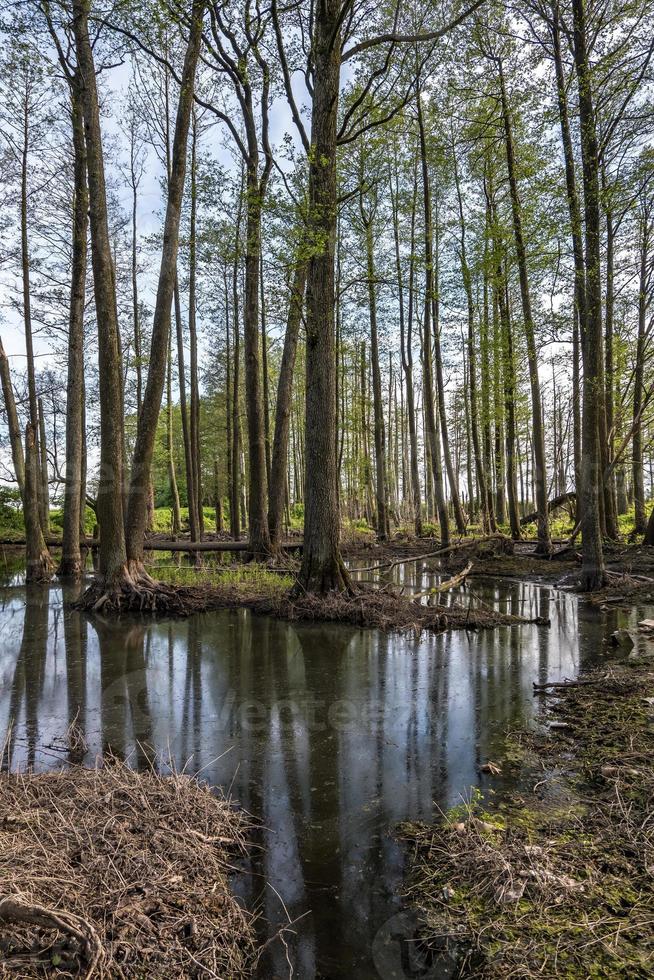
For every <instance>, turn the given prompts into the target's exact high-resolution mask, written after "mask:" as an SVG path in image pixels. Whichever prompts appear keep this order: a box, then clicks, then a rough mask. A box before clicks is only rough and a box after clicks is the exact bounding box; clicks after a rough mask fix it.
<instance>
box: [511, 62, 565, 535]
mask: <svg viewBox="0 0 654 980" xmlns="http://www.w3.org/2000/svg"><path fill="white" fill-rule="evenodd" d="M498 69H499V82H500V97H501V104H502V119H503V124H504V140H505V148H506V163H507V172H508V178H509V188H510V194H511V211H512V215H513V233H514V238H515V246H516V254H517V259H518V273H519V278H520V298H521V301H522V315H523V320H524V329H525V338H526V341H527V361H528V365H529V382H530V386H531V411H532V419H533V446H534V468H535V472H534V485H535V491H536V493H535V496H536V510H537V511H538V512H539V514H540V518H539V521H538V551H539V552H540V553H541V554H549V553H550V551H551V549H552V544H551V540H550V528H549V521H548V514H547V466H546V462H545V433H544V429H543V410H542V403H541V392H540V380H539V377H538V358H537V354H536V339H535V333H534V321H533V315H532V308H531V294H530V290H529V277H528V273H527V252H526V249H525V243H524V235H523V230H522V207H521V203H520V195H519V193H518V179H517V174H516V165H515V148H514V144H513V126H512V123H511V113H510V110H509V103H508V98H507V93H506V83H505V80H504V70H503V67H502V62H501V61H499V62H498Z"/></svg>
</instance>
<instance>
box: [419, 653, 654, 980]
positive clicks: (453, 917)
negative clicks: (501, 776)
mask: <svg viewBox="0 0 654 980" xmlns="http://www.w3.org/2000/svg"><path fill="white" fill-rule="evenodd" d="M534 696H535V697H538V698H539V699H541V700H542V703H543V717H542V720H543V722H544V724H545V726H546V727H545V730H544V732H541V733H539V734H533V733H529V732H523V733H515V734H513V735H512V736H511V737H509V738H507V741H506V751H505V757H504V758H498V759H494V760H487V761H486V765H487V767H489V768H487V771H489V772H491V773H493V772H494V771H497V770H502V771H510V770H511V769H512V768H513V769H516V771H520V770H522V783H523V785H524V786H525V790H524V792H522V793H521V794H520V795H516V796H515V797H514V798H513V799H510V800H509V801H508V802H505V803H503V804H497V805H493V804H492V803H491V804H489V803H488V802H486V803H484V802H483V801H482V800H481V798H480V797H479V796H473V798H472V799H471V800H469V801H468V802H467V803H465V804H462V805H461V806H460V807H457V808H455V809H454V810H452V811H450V812H449V813H447V814H444V815H443V818H442V820H441V821H440V822H439V823H438V824H437V825H435V826H426V825H421V826H407V827H405V828H404V829H403V834H404V836H406V838H407V840H408V841H409V842H410V844H411V847H412V871H411V874H410V879H409V888H408V894H409V899H410V901H411V902H412V903H413V904H414V905H415V906H416V907H417V908H418V909H420V910H421V912H422V913H423V916H424V920H425V927H424V946H423V950H422V953H423V958H424V961H425V962H426V963H429V962H431V961H432V960H433V958H434V956H435V955H436V953H437V952H438V955H441V956H442V951H443V950H444V949H446V950H447V951H448V953H449V957H450V961H451V962H452V963H453V964H454V963H457V964H458V966H457V968H456V973H453V974H452V975H457V976H460V977H462V978H463V977H479V978H488V980H495V978H497V980H500V978H501V980H506V978H528V977H535V976H538V977H541V978H555V977H562V976H565V977H569V978H579V980H582V978H586V977H593V978H606V980H609V978H611V980H613V978H616V977H622V978H625V980H626V978H627V977H628V978H630V980H633V978H645V977H651V976H652V973H653V971H654V915H653V914H652V909H654V879H653V878H652V873H651V869H652V866H653V863H654V824H653V823H652V813H653V807H654V765H653V762H652V759H653V749H654V737H653V722H654V713H653V712H654V662H653V661H652V660H651V659H650V658H648V659H647V661H644V660H642V659H641V660H640V661H639V660H631V661H628V662H624V663H621V664H619V665H616V666H611V667H609V668H608V669H606V670H602V671H600V672H595V673H589V674H586V675H584V676H582V677H581V678H580V679H579V680H578V681H577V682H571V683H569V684H566V683H562V684H552V685H543V686H541V687H536V686H535V689H534ZM493 767H496V769H494V768H493ZM491 800H492V797H491Z"/></svg>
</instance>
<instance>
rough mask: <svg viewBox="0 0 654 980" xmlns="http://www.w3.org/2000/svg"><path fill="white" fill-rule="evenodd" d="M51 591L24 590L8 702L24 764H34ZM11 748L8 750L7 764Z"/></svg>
mask: <svg viewBox="0 0 654 980" xmlns="http://www.w3.org/2000/svg"><path fill="white" fill-rule="evenodd" d="M49 613H50V590H49V588H48V587H47V586H45V587H42V586H36V585H34V586H30V587H28V588H26V589H25V616H24V619H23V637H22V640H21V644H20V650H19V651H18V656H17V658H16V663H15V667H14V676H13V680H12V684H11V695H10V701H9V723H10V724H17V723H18V722H19V720H20V719H21V716H22V720H23V723H24V726H25V737H26V741H27V759H26V762H27V765H28V766H33V765H34V764H35V761H36V749H37V745H38V731H39V718H38V712H39V704H40V702H41V698H42V695H43V685H44V682H45V676H46V673H45V669H46V659H47V654H48V635H49V629H48V626H49ZM12 760H13V749H12V747H11V746H10V747H9V759H8V762H9V765H10V766H11V764H12Z"/></svg>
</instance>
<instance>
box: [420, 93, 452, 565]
mask: <svg viewBox="0 0 654 980" xmlns="http://www.w3.org/2000/svg"><path fill="white" fill-rule="evenodd" d="M416 103H417V109H418V130H419V135H420V159H421V163H422V187H423V202H424V212H425V316H424V323H423V338H422V340H423V343H422V351H423V354H422V357H423V362H422V368H423V375H424V391H423V400H424V408H425V426H426V433H427V440H428V441H429V452H430V456H431V471H432V477H433V481H434V493H435V496H436V508H437V510H438V522H439V525H440V535H441V544H442V546H443V547H444V548H446V547H447V546H448V545H449V542H450V526H449V519H448V514H447V504H446V502H445V489H444V486H443V464H442V458H441V446H440V438H439V432H438V429H437V426H436V413H435V410H434V378H433V370H432V349H431V344H432V332H431V320H432V313H433V302H434V255H433V229H432V210H431V189H430V180H429V164H428V161H427V144H426V139H425V126H424V120H423V115H422V100H421V97H420V94H418V97H417V100H416Z"/></svg>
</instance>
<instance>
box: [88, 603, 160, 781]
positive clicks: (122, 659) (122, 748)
mask: <svg viewBox="0 0 654 980" xmlns="http://www.w3.org/2000/svg"><path fill="white" fill-rule="evenodd" d="M91 623H92V626H93V628H94V629H95V632H96V634H97V637H98V649H99V653H100V677H101V685H102V750H103V752H105V753H108V752H111V753H113V754H114V755H116V756H117V757H118V758H120V759H129V761H130V763H132V764H134V765H136V766H137V767H139V768H141V767H145V766H147V765H149V764H150V762H151V759H152V751H151V749H150V745H151V742H152V722H151V713H150V702H149V695H148V677H147V659H146V655H145V636H146V629H145V626H143V625H141V624H140V623H137V624H134V625H130V626H126V625H125V623H121V622H111V621H108V620H104V619H101V618H99V617H96V618H94V619H93V620H91Z"/></svg>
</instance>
